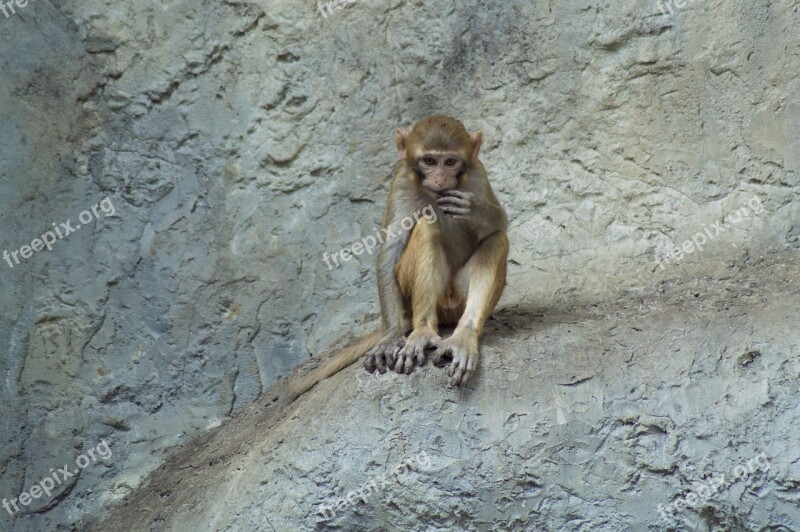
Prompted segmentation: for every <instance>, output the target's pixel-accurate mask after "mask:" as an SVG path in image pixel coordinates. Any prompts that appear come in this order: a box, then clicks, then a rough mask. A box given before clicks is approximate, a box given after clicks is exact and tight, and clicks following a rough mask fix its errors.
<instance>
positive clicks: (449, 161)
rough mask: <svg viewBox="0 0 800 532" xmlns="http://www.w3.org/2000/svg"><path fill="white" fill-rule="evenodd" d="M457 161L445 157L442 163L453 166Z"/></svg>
mask: <svg viewBox="0 0 800 532" xmlns="http://www.w3.org/2000/svg"><path fill="white" fill-rule="evenodd" d="M457 162H458V161H457V160H455V159H447V160H446V161H445V162H444V164H445V165H447V166H455V165H456V163H457Z"/></svg>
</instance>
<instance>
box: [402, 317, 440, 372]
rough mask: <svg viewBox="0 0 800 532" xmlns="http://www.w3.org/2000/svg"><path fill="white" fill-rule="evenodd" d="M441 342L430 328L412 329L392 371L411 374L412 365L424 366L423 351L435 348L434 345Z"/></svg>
mask: <svg viewBox="0 0 800 532" xmlns="http://www.w3.org/2000/svg"><path fill="white" fill-rule="evenodd" d="M440 341H441V338H440V337H439V335H438V334H436V331H434V330H433V329H431V328H427V327H426V328H424V329H414V330H413V331H412V333H411V334H409V335H408V338H407V339H406V345H404V346H403V347H402V349H400V351H399V352H398V354H397V365H396V366H395V368H394V370H395V371H396V372H397V373H403V372H405V373H407V374H408V373H411V371H412V370H413V369H414V363H415V362H416V363H417V365H418V366H424V365H425V361H426V357H425V349H426V348H428V347H436V344H437V343H439V342H440Z"/></svg>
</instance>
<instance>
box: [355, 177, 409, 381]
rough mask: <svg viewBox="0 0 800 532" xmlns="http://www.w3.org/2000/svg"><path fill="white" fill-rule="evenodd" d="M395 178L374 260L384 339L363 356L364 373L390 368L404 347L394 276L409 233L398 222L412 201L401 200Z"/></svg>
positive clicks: (405, 213)
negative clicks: (382, 237) (379, 246)
mask: <svg viewBox="0 0 800 532" xmlns="http://www.w3.org/2000/svg"><path fill="white" fill-rule="evenodd" d="M397 182H398V180H397V178H395V180H393V182H392V190H391V191H390V193H389V203H388V204H387V206H386V213H385V215H384V220H383V229H384V231H383V233H384V241H383V243H382V244H381V248H380V251H378V257H377V274H378V298H379V301H380V305H381V324H382V332H383V336H382V338H381V340H380V341H379V342H378V344H377V345H376V346H375V347H374V348H372V349H371V350H370V351H369V352H368V353H367V354H366V356H365V357H364V367H365V368H366V369H367V371H369V372H370V373H371V372H374V371H375V369H377V370H378V371H380V372H381V373H383V372H385V371H386V368H387V367H388V368H389V369H392V368H393V367H394V363H395V360H396V357H397V353H398V351H400V349H401V348H402V346H403V340H404V333H405V328H406V324H405V317H404V315H403V297H402V295H401V294H400V287H399V286H398V284H397V278H396V276H395V267H396V266H397V263H398V262H400V258H401V257H402V256H403V251H405V248H406V245H407V244H408V240H409V237H410V235H411V231H410V230H407V229H403V227H402V226H401V224H400V221H401V220H402V218H403V217H404V216H409V215H410V214H411V212H404V209H402V207H403V206H408V205H411V204H412V202H410V201H408V200H407V199H406V198H404V197H403V196H404V191H403V190H401V189H402V187H401V186H399V185H398V183H397Z"/></svg>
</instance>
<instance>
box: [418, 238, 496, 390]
mask: <svg viewBox="0 0 800 532" xmlns="http://www.w3.org/2000/svg"><path fill="white" fill-rule="evenodd" d="M507 257H508V237H507V236H506V234H505V233H502V232H501V233H495V234H493V235H491V236H489V237H487V238H486V239H484V240H483V242H481V243H480V245H479V246H478V249H477V250H475V253H473V255H472V257H470V259H469V260H468V261H467V263H466V264H465V265H464V267H463V268H461V269H460V270H459V271H458V273H457V274H456V282H455V285H456V288H457V289H458V290H459V292H461V293H462V294H463V293H466V297H467V305H466V308H465V309H464V314H463V315H462V316H461V319H460V320H459V321H458V326H457V327H456V329H455V331H453V335H452V336H451V337H450V338H448V339H447V340H442V341H441V342H439V344H438V346H437V349H436V353H435V354H434V358H433V362H434V364H436V365H443V362H445V361H447V360H450V358H452V363H451V364H450V368H449V370H448V372H447V374H448V375H449V376H450V385H451V386H463V385H464V384H465V383H466V382H467V380H469V378H470V376H471V375H472V373H473V372H474V371H475V368H476V366H477V364H478V354H479V352H478V338H479V337H480V335H481V332H482V331H483V324H484V323H485V322H486V320H487V318H488V317H489V315H490V314H491V313H492V310H493V309H494V306H495V305H496V304H497V301H498V300H499V299H500V294H502V293H503V288H505V284H506V259H507Z"/></svg>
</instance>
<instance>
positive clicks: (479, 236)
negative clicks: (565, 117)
mask: <svg viewBox="0 0 800 532" xmlns="http://www.w3.org/2000/svg"><path fill="white" fill-rule="evenodd" d="M482 139H483V137H482V134H481V132H480V131H477V132H475V133H473V134H471V135H470V134H469V133H468V132H467V130H466V129H465V128H464V125H463V124H462V123H461V122H459V121H458V120H456V119H454V118H450V117H447V116H438V115H437V116H429V117H427V118H423V119H422V120H420V121H419V122H417V123H416V124H415V125H414V127H413V129H412V130H411V131H403V130H398V131H397V133H396V135H395V141H396V143H397V155H398V159H399V160H398V162H397V164H396V165H395V169H394V176H393V178H392V183H391V186H390V190H389V199H388V201H387V203H386V210H385V213H384V217H383V223H382V231H383V232H384V233H385V235H386V236H385V238H383V242H382V244H381V249H380V251H379V252H378V257H377V273H378V295H379V300H380V307H381V328H380V330H379V331H376V332H374V333H372V334H371V335H369V336H367V337H366V338H363V339H362V340H360V341H359V342H358V343H356V344H355V345H353V346H350V347H348V348H346V349H344V350H342V351H340V352H339V353H338V354H337V355H335V356H333V357H332V358H330V359H329V360H328V361H326V362H325V363H323V364H322V365H321V366H320V367H319V368H317V369H316V370H314V371H312V372H311V373H310V374H308V375H306V376H304V377H302V378H300V379H299V380H296V381H294V382H292V383H291V384H290V389H289V394H288V399H289V400H294V399H296V398H297V397H299V396H300V395H302V394H303V393H305V392H306V391H308V390H309V389H311V388H312V387H313V386H314V385H315V384H316V383H317V382H319V381H321V380H322V379H325V378H327V377H329V376H331V375H333V374H335V373H336V372H338V371H341V370H342V369H344V368H345V367H347V366H349V365H351V364H353V363H354V362H356V361H357V360H358V359H359V358H361V357H362V355H363V358H364V367H365V368H366V369H367V371H369V372H370V373H373V372H375V371H376V370H377V371H379V372H381V373H385V372H386V371H387V369H388V370H394V371H396V372H397V373H411V371H412V370H413V368H414V367H415V366H422V365H424V364H425V363H426V361H427V357H428V351H432V356H433V362H434V364H435V365H437V366H442V365H446V364H447V363H448V362H449V363H450V366H449V369H448V376H449V377H450V379H449V384H450V385H451V386H463V385H464V384H466V382H467V381H468V380H469V378H470V376H471V375H472V374H473V373H474V371H475V368H476V367H477V364H478V354H479V352H478V338H479V337H480V335H481V332H482V331H483V325H484V323H485V322H486V319H487V318H488V317H489V315H490V314H491V312H492V310H493V309H494V307H495V305H496V304H497V301H498V300H499V299H500V294H501V293H502V292H503V288H504V287H505V283H506V259H507V257H508V237H507V236H506V228H507V226H508V220H507V218H506V214H505V211H504V210H503V208H502V207H501V206H500V203H499V202H498V201H497V198H496V197H495V195H494V192H493V191H492V187H491V185H490V184H489V180H488V178H487V176H486V170H485V169H484V167H483V164H481V162H480V160H479V159H478V156H479V154H480V149H481V142H482ZM426 211H427V212H432V213H434V215H433V216H425V217H422V218H421V217H419V216H416V218H415V219H413V218H411V216H412V214H413V213H419V212H426ZM409 220H414V222H415V223H413V224H412V223H407V222H409ZM440 325H445V326H446V325H455V326H456V327H455V330H454V331H453V334H452V335H451V336H450V337H449V338H447V339H442V338H441V337H440V336H439V326H440ZM409 326H410V327H411V333H410V334H409V335H408V336H407V337H406V331H407V330H408V329H409Z"/></svg>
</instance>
